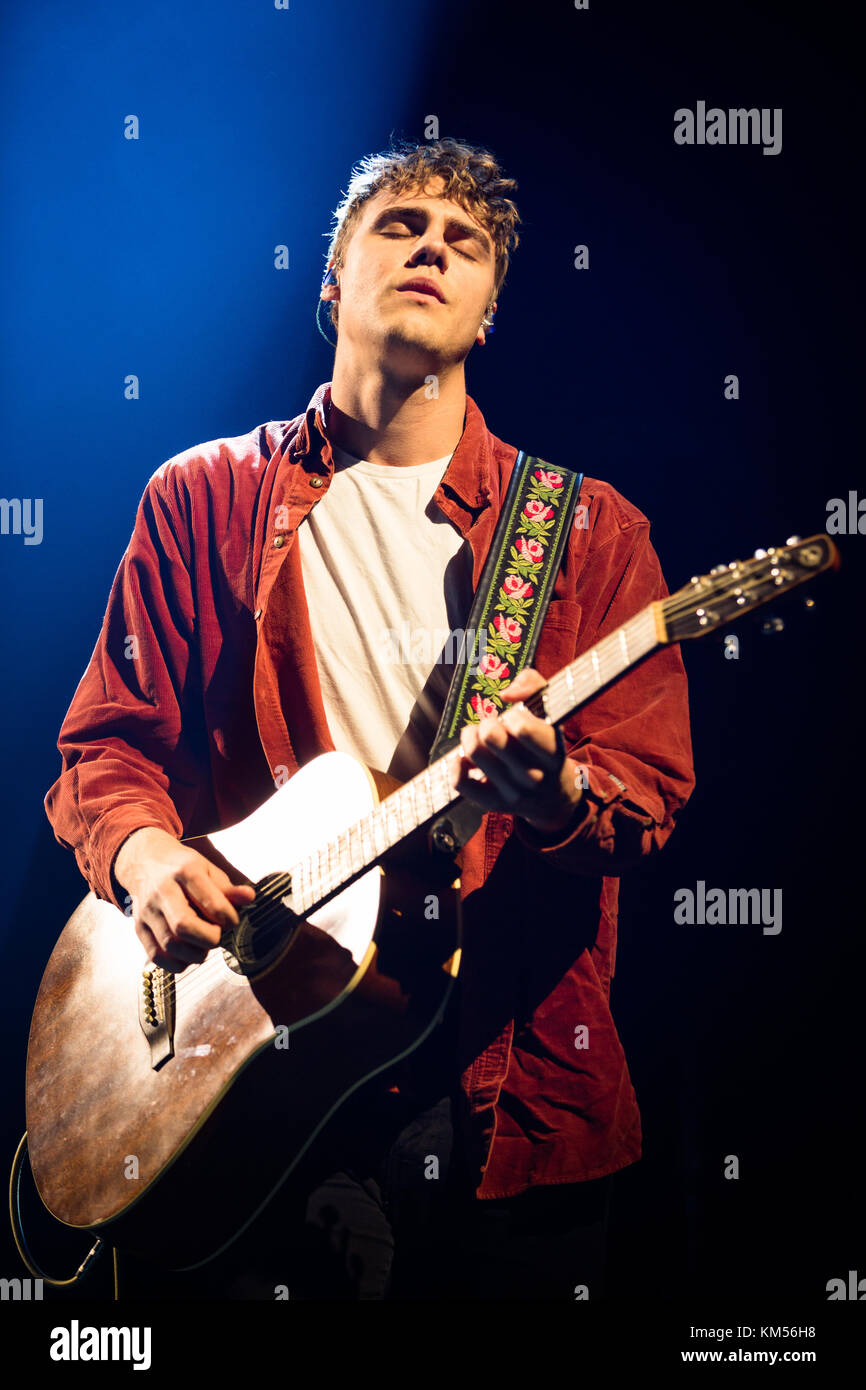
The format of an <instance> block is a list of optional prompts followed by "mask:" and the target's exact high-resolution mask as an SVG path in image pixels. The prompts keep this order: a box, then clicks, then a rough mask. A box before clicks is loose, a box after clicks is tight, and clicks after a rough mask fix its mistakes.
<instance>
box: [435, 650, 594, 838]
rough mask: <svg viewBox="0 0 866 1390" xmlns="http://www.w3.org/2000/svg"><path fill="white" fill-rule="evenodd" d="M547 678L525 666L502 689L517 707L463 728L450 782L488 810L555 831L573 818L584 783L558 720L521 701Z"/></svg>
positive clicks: (505, 698) (504, 698) (543, 831)
mask: <svg viewBox="0 0 866 1390" xmlns="http://www.w3.org/2000/svg"><path fill="white" fill-rule="evenodd" d="M545 684H546V681H545V679H544V677H543V676H542V675H541V673H540V672H539V671H536V670H535V669H534V667H532V666H526V667H524V669H523V670H522V671H521V672H520V673H519V675H517V676H515V678H514V680H513V681H512V682H511V684H510V685H508V686H506V688H505V689H504V690H502V691H501V692H500V693H501V696H502V699H503V700H507V701H510V702H511V703H512V704H517V705H518V706H519V707H518V708H517V709H508V710H506V711H505V713H504V714H503V715H501V716H499V717H498V718H490V719H482V720H481V722H480V723H479V724H467V725H466V726H465V727H464V728H463V729H462V730H461V732H460V744H461V752H460V758H459V762H458V759H457V758H456V756H455V758H454V765H453V768H452V772H451V785H452V786H453V787H454V789H455V791H458V792H459V793H460V794H461V795H462V796H465V797H466V799H467V800H468V801H474V802H475V804H476V805H478V806H481V807H482V808H483V809H484V810H485V811H507V812H509V813H511V814H512V815H515V816H519V817H520V818H521V820H525V821H527V822H528V824H529V825H531V826H533V827H534V829H536V830H538V831H540V832H541V833H542V834H549V835H553V834H555V833H556V832H557V831H558V830H564V829H565V827H566V826H567V825H569V824H570V822H571V821H572V819H573V817H574V814H575V810H576V808H577V806H578V804H579V803H580V801H581V799H582V796H583V786H582V781H581V775H580V769H579V768H578V766H577V764H576V763H575V762H573V761H572V759H571V758H566V757H565V756H564V754H563V751H562V748H561V747H560V745H559V742H558V740H557V736H556V730H555V728H554V726H553V725H552V724H548V723H547V722H546V721H545V720H544V719H539V718H537V717H536V715H534V714H531V713H530V711H529V710H528V709H526V707H525V706H520V701H522V700H526V699H527V698H528V697H529V696H530V695H532V694H534V693H535V691H536V690H540V689H541V687H542V686H543V685H545Z"/></svg>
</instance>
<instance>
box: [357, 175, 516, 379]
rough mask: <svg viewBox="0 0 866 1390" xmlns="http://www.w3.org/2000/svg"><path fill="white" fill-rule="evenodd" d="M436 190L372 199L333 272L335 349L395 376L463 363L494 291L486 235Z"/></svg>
mask: <svg viewBox="0 0 866 1390" xmlns="http://www.w3.org/2000/svg"><path fill="white" fill-rule="evenodd" d="M441 189H442V180H441V179H439V178H437V179H436V180H434V182H433V183H431V184H429V185H428V186H427V187H426V188H425V189H423V190H418V191H417V192H415V193H411V192H407V193H402V194H398V195H395V194H394V193H392V192H391V191H390V190H386V191H384V192H382V193H379V194H377V195H376V196H375V197H374V198H371V199H370V201H369V203H367V205H366V206H365V208H364V211H363V213H362V214H361V217H360V219H359V221H358V224H357V226H356V227H355V230H354V232H353V233H352V235H351V236H350V238H349V241H348V244H347V246H346V249H345V252H344V260H343V266H342V269H341V270H340V271H339V272H338V278H339V304H340V323H339V342H341V343H343V342H347V343H349V344H351V345H352V348H353V350H354V351H360V352H363V351H365V350H366V351H371V350H372V352H373V353H374V354H375V355H376V356H377V357H378V358H380V359H382V360H384V361H385V362H386V363H387V364H388V366H389V367H390V369H392V370H394V371H396V372H400V371H401V370H405V371H407V372H415V371H418V370H422V371H424V370H426V369H428V368H430V367H431V366H433V367H435V366H436V365H437V364H445V363H454V362H462V361H463V360H464V358H465V357H466V356H467V355H468V353H469V351H470V349H471V347H472V344H473V343H474V342H475V341H476V338H477V337H478V334H479V328H480V324H481V320H482V318H483V317H484V315H485V312H486V310H487V308H488V306H489V304H490V300H491V296H492V294H493V284H494V272H495V260H494V249H493V242H492V240H491V237H490V235H489V233H488V232H486V231H485V229H484V228H483V227H482V226H481V224H480V223H479V222H478V221H477V220H476V219H475V217H473V216H472V214H470V213H468V212H467V211H466V209H465V208H463V207H461V206H460V204H459V203H454V202H451V201H450V200H449V199H446V198H442V197H441V196H440V193H441ZM419 282H420V283H419ZM413 284H415V285H416V286H418V287H417V288H412V285H413Z"/></svg>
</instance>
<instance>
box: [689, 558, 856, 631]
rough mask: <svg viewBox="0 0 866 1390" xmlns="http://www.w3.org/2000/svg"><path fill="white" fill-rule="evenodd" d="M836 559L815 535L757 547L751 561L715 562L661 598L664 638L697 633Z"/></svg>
mask: <svg viewBox="0 0 866 1390" xmlns="http://www.w3.org/2000/svg"><path fill="white" fill-rule="evenodd" d="M839 563H840V560H839V552H838V550H837V549H836V547H835V545H834V544H833V542H832V541H831V539H830V537H829V536H826V535H823V534H819V535H817V536H809V538H808V539H807V540H800V538H799V536H791V537H790V539H789V540H787V541H786V542H785V544H784V545H783V546H780V547H779V548H778V549H776V548H772V549H770V550H756V551H755V554H754V555H753V557H752V559H751V560H733V561H732V562H731V564H729V565H717V566H716V568H715V569H712V570H710V572H709V574H704V575H700V576H698V575H696V576H695V577H694V578H693V579H691V580H690V581H689V583H688V584H685V585H684V586H683V588H682V589H678V590H677V592H676V593H675V594H671V596H670V598H666V599H664V600H662V613H663V615H664V621H665V628H666V629H667V638H668V641H669V642H681V641H682V640H683V639H684V638H686V637H701V636H703V635H704V633H706V632H710V631H712V629H713V628H717V627H719V626H720V625H721V624H722V623H729V622H731V621H732V619H734V618H738V617H739V616H740V615H741V614H742V613H747V612H750V611H751V609H753V608H759V607H760V606H761V604H762V603H769V602H770V600H771V599H774V598H778V596H779V595H780V594H783V593H785V591H786V590H787V589H793V588H794V586H795V585H797V584H802V583H803V582H804V581H805V580H807V579H812V578H813V577H814V575H816V574H820V573H821V571H822V570H826V569H831V568H832V569H838V567H839Z"/></svg>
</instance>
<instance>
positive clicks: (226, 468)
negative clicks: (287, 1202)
mask: <svg viewBox="0 0 866 1390" xmlns="http://www.w3.org/2000/svg"><path fill="white" fill-rule="evenodd" d="M329 392H330V386H329V384H328V383H326V384H324V385H322V386H320V387H319V388H318V390H317V391H316V392H315V394H314V395H313V398H312V400H311V401H310V404H309V406H308V407H307V410H306V411H305V413H304V414H303V415H299V416H297V417H296V418H295V419H294V420H291V421H288V422H286V421H282V422H274V421H272V422H270V423H268V424H263V425H259V426H258V427H257V428H255V429H253V430H251V431H250V433H249V434H246V435H242V436H238V437H235V438H228V439H217V440H213V441H211V442H210V443H207V444H202V445H200V446H198V447H196V448H193V449H189V450H187V451H186V452H184V453H181V454H178V455H176V456H175V457H174V458H171V459H169V460H168V461H167V462H166V463H164V464H163V465H162V466H161V467H160V468H158V469H157V471H156V472H155V473H154V475H153V476H152V477H151V479H150V481H149V482H148V484H147V487H146V489H145V491H144V495H143V497H142V500H141V502H140V504H139V508H138V511H137V514H136V519H135V526H134V529H133V533H132V537H131V539H130V543H129V546H128V548H127V550H126V552H125V554H124V556H123V559H122V560H121V563H120V566H119V568H118V571H117V574H116V576H115V579H114V583H113V585H112V589H111V593H110V597H109V601H108V607H107V611H106V614H105V618H104V621H103V625H102V629H101V632H100V635H99V639H98V641H97V643H96V647H95V649H94V652H93V655H92V657H91V659H90V662H89V664H88V666H87V669H86V671H85V673H84V676H83V677H82V680H81V682H80V684H79V686H78V689H77V690H76V692H75V696H74V698H73V700H72V704H71V706H70V708H69V711H68V713H67V715H66V717H65V719H64V721H63V725H62V728H61V731H60V735H59V740H58V747H59V749H60V752H61V754H62V770H61V773H60V776H59V778H58V779H57V781H56V782H55V783H54V784H53V786H52V787H51V788H50V790H49V791H48V793H47V795H46V798H45V808H46V812H47V814H48V817H49V819H50V821H51V824H52V826H53V829H54V833H55V835H56V837H57V839H58V840H59V841H60V843H61V844H63V845H65V846H67V847H68V848H71V849H72V850H74V852H75V855H76V859H77V862H78V865H79V867H80V869H81V872H82V874H83V875H84V877H85V879H86V880H87V882H88V883H89V885H90V887H91V888H92V889H93V891H94V892H95V893H96V894H97V896H99V897H101V898H104V899H107V900H108V901H110V902H114V903H115V904H116V905H117V906H118V907H121V908H122V907H123V905H124V894H123V892H122V890H121V888H120V886H119V885H118V883H117V881H116V879H114V877H113V874H112V868H113V863H114V858H115V856H116V854H117V851H118V849H119V848H120V845H121V844H122V842H123V841H124V839H125V838H126V837H127V836H128V835H130V834H131V833H132V831H133V830H136V829H138V828H140V827H142V826H147V825H156V826H160V827H162V828H164V829H165V830H167V831H168V832H169V833H170V834H172V835H175V836H178V837H183V836H190V835H196V834H202V833H207V832H208V831H212V830H215V829H217V828H220V827H223V826H227V825H231V824H234V823H235V822H237V821H239V820H240V819H242V818H243V817H244V816H246V815H248V814H249V813H250V812H251V811H253V810H254V809H255V808H256V807H257V806H259V805H260V804H261V803H262V802H263V801H264V800H265V799H266V798H267V797H268V796H270V795H272V793H273V791H274V786H275V782H277V783H279V782H282V781H284V780H285V776H286V772H285V771H284V769H287V770H288V773H289V774H291V773H293V772H294V771H295V770H296V769H297V768H298V767H300V766H301V765H302V764H304V763H305V762H307V761H309V759H310V758H313V757H315V756H316V755H317V754H319V753H323V752H327V751H330V750H331V749H333V746H334V745H333V742H332V740H331V737H330V734H329V731H328V726H327V722H326V717H325V711H324V707H323V703H322V696H321V690H320V686H319V679H318V672H317V666H316V659H315V652H314V648H313V641H312V635H311V631H310V623H309V616H308V611H307V606H306V599H305V595H304V590H303V582H302V573H301V562H300V551H299V546H298V545H297V544H296V543H295V542H296V537H297V531H298V527H299V525H300V523H301V521H302V520H303V518H304V517H305V516H306V514H307V513H308V512H309V510H310V508H311V507H312V506H313V505H314V504H315V503H316V502H317V501H318V500H320V499H321V498H322V497H323V496H324V495H325V493H326V492H327V490H328V486H329V484H330V480H331V477H332V474H333V460H332V455H331V446H330V444H329V442H328V439H327V432H326V426H325V419H326V417H327V403H328V400H329ZM530 443H531V441H530ZM516 456H517V450H516V449H515V448H514V447H513V446H511V445H508V444H505V443H503V442H502V441H501V440H499V439H497V438H496V437H495V436H494V435H493V434H492V433H491V432H490V431H489V430H488V429H487V427H486V425H485V422H484V419H483V417H482V414H481V412H480V410H479V409H478V407H477V405H476V404H475V402H474V401H473V400H472V399H471V398H470V397H467V403H466V419H465V426H464V430H463V435H462V437H461V439H460V442H459V444H458V446H457V449H456V451H455V453H454V455H453V457H452V459H451V461H450V463H449V464H448V467H447V468H446V470H445V473H444V476H443V478H442V481H441V483H440V485H439V487H438V489H437V491H436V493H435V494H434V500H435V501H436V502H437V503H438V505H439V507H440V508H441V510H442V511H443V512H444V513H445V515H446V516H447V517H448V518H449V520H450V521H451V522H453V524H454V525H455V526H456V527H457V529H458V530H459V532H460V533H461V535H463V536H464V537H467V538H468V540H469V542H470V545H471V548H472V553H473V556H474V576H473V577H474V583H475V585H476V586H477V584H478V581H479V578H480V574H481V570H482V566H483V564H484V560H485V557H486V555H487V552H488V549H489V546H490V542H491V540H492V537H493V531H494V527H495V525H496V521H497V519H498V516H499V508H500V500H501V499H502V498H503V497H504V494H505V491H506V488H507V486H508V481H509V478H510V475H511V470H512V468H513V466H514V463H515V459H516ZM568 462H569V464H572V465H573V460H571V459H569V461H568ZM552 466H554V467H555V461H553V464H552ZM581 503H582V504H584V505H587V506H588V512H587V514H586V523H587V524H586V525H575V526H573V527H572V530H571V534H570V539H569V543H568V547H567V551H566V554H565V558H564V560H563V564H562V567H561V569H560V572H559V575H558V577H557V580H556V586H555V590H554V596H553V598H552V600H551V603H550V607H549V610H548V614H547V617H546V619H545V622H544V626H543V631H542V636H541V640H540V642H539V646H538V648H537V651H536V655H535V658H534V662H533V664H534V666H535V667H536V669H537V670H539V671H540V672H541V674H542V675H543V676H545V677H549V676H551V675H552V674H553V673H554V672H556V671H557V670H559V669H560V668H561V667H563V666H564V665H566V664H567V663H568V662H569V661H571V660H573V658H574V657H575V656H576V655H579V654H580V653H581V652H583V651H585V650H587V649H588V648H589V647H591V646H592V645H593V644H594V643H595V642H596V641H598V640H599V639H600V638H601V637H603V636H605V635H606V634H607V633H608V632H610V631H612V630H613V629H614V628H615V627H617V626H618V625H619V624H620V623H622V622H624V621H625V620H626V619H627V618H630V617H632V616H633V615H634V614H635V613H636V612H638V611H639V610H640V609H641V608H643V607H644V606H645V605H646V604H648V603H650V602H651V601H653V600H654V599H657V598H660V597H664V596H666V594H667V592H668V591H667V589H666V587H665V582H664V579H663V577H662V573H661V570H660V567H659V563H658V559H657V558H656V555H655V552H654V550H653V548H652V546H651V544H650V540H649V523H648V521H647V519H646V517H644V516H643V515H642V514H641V512H639V511H638V510H637V509H636V508H635V507H633V506H632V505H631V504H630V503H629V502H627V501H626V500H625V499H624V498H623V497H622V496H621V495H620V494H619V493H618V492H616V491H615V490H614V489H613V488H612V487H610V486H609V485H608V484H607V483H604V482H600V481H598V480H596V479H594V478H590V477H587V478H585V480H584V483H583V489H582V492H581ZM467 617H468V615H467ZM133 656H134V658H135V659H132V658H133ZM563 731H564V734H565V742H566V748H567V752H568V754H569V756H571V757H573V758H575V759H576V761H577V762H578V763H579V764H580V765H581V766H582V767H583V768H585V769H586V779H587V781H588V787H587V790H586V791H585V793H584V794H585V796H587V797H588V799H589V803H590V804H589V810H588V814H587V815H585V816H584V817H583V819H582V820H581V821H580V823H579V825H578V826H577V828H576V829H575V830H574V831H573V832H572V833H571V834H570V835H567V836H566V837H565V838H558V837H556V836H554V837H550V836H548V837H543V836H539V835H537V834H535V833H534V832H533V831H532V829H531V828H530V827H529V826H528V825H526V824H525V823H523V822H520V821H515V818H514V817H513V816H512V815H508V814H504V813H498V812H491V813H488V814H486V815H485V816H484V819H483V821H482V824H481V826H480V828H479V830H478V831H477V832H476V834H475V835H474V836H473V837H472V839H471V840H469V842H468V843H467V844H466V845H465V847H464V849H463V850H462V852H461V855H460V857H459V859H458V866H459V868H460V871H461V890H460V892H461V898H462V905H463V925H464V949H463V958H462V965H461V972H460V993H459V995H458V998H459V1000H460V1017H459V1059H458V1067H457V1071H458V1075H459V1090H460V1092H462V1095H463V1097H464V1099H465V1111H466V1116H467V1117H468V1130H467V1134H468V1140H469V1152H470V1153H471V1154H472V1155H473V1159H472V1162H473V1163H474V1165H475V1172H476V1186H475V1191H476V1194H477V1196H478V1197H482V1198H483V1197H489V1198H495V1197H505V1196H511V1195H514V1194H517V1193H520V1192H522V1191H525V1190H526V1189H527V1188H529V1187H531V1186H533V1185H536V1184H550V1183H566V1182H579V1181H585V1180H587V1179H592V1178H598V1177H602V1176H603V1175H605V1174H607V1173H611V1172H614V1171H616V1170H617V1169H619V1168H623V1167H625V1166H626V1165H627V1164H629V1163H632V1162H634V1161H635V1160H636V1159H637V1158H639V1157H640V1152H641V1128H640V1115H639V1111H638V1106H637V1102H636V1099H635V1094H634V1090H633V1087H632V1084H631V1080H630V1078H629V1073H628V1067H627V1064H626V1059H625V1055H624V1053H623V1048H622V1045H621V1043H620V1040H619V1037H618V1035H617V1031H616V1028H615V1026H614V1023H613V1019H612V1017H611V1012H610V1006H609V998H610V983H611V978H612V976H613V972H614V961H615V953H616V927H617V892H618V876H619V875H620V873H621V872H622V871H623V870H625V869H627V868H628V867H629V866H630V865H633V864H636V863H638V862H639V861H641V860H642V859H643V858H645V857H646V856H647V855H649V854H651V853H653V852H654V851H656V850H658V849H659V848H660V847H661V846H662V845H663V844H664V842H665V841H666V840H667V838H668V836H669V835H670V833H671V830H672V829H673V825H674V819H675V817H676V814H677V812H678V811H679V810H680V809H681V807H682V806H683V805H684V804H685V802H686V800H687V799H688V797H689V795H690V793H691V790H692V788H693V786H694V775H693V770H692V759H691V741H690V732H689V717H688V696H687V686H686V676H685V671H684V669H683V664H682V659H681V657H680V652H679V648H678V647H676V646H667V647H663V648H662V649H661V650H660V651H658V652H657V653H655V654H654V655H653V656H651V657H650V658H648V659H647V660H646V661H645V662H643V664H642V665H640V666H638V667H637V668H635V669H634V670H632V671H630V672H628V673H627V674H626V675H625V676H623V677H622V678H621V679H620V680H619V681H618V682H616V683H615V684H614V685H613V686H611V687H610V688H608V689H607V690H606V691H604V692H602V693H601V694H600V695H599V696H598V697H596V698H595V699H594V700H592V701H591V702H590V703H588V704H587V705H585V706H583V707H582V708H581V709H580V710H578V711H577V712H576V713H575V714H574V715H573V716H572V717H571V718H569V719H568V720H567V721H566V722H565V723H564V725H563Z"/></svg>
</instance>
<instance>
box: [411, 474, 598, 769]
mask: <svg viewBox="0 0 866 1390" xmlns="http://www.w3.org/2000/svg"><path fill="white" fill-rule="evenodd" d="M582 482H583V474H582V473H574V472H572V471H571V470H570V469H568V468H558V469H553V468H551V467H550V466H549V465H548V464H547V463H545V462H544V460H543V459H539V458H535V457H534V456H533V455H530V454H524V453H523V451H522V450H521V452H520V453H519V454H518V455H517V459H516V461H515V464H514V471H513V473H512V475H511V480H510V482H509V484H508V490H507V492H506V495H505V501H504V502H503V505H502V510H501V511H500V513H499V520H498V521H497V523H496V531H495V534H494V536H493V542H492V544H491V546H490V551H489V553H488V556H487V559H486V560H485V562H484V569H483V571H482V573H481V582H480V583H479V585H478V590H477V592H476V594H475V597H474V599H473V600H472V610H471V612H470V614H469V621H468V623H467V626H466V630H465V636H464V640H463V648H462V650H461V653H460V660H459V662H458V665H457V669H456V670H455V672H454V676H453V679H452V681H451V686H450V689H449V691H448V698H447V700H446V701H445V708H444V710H443V712H442V719H441V720H440V723H439V728H438V730H437V733H436V737H435V739H434V740H433V746H432V748H431V750H430V762H431V763H432V762H434V761H435V759H436V758H438V757H441V755H442V754H443V753H445V752H447V750H448V749H449V748H451V747H452V746H453V745H455V744H456V743H458V742H459V740H460V730H461V729H462V728H463V726H464V725H465V724H469V723H474V724H477V723H480V721H481V720H482V719H484V718H486V717H487V716H488V715H495V714H499V713H500V712H501V711H502V710H503V709H504V708H505V701H504V700H503V699H502V698H501V696H500V693H499V692H500V691H501V690H502V689H503V687H504V686H507V685H509V684H510V683H511V681H513V680H514V677H515V676H516V675H517V673H518V671H520V670H521V669H522V668H523V667H524V666H528V665H530V664H531V662H532V658H533V656H534V655H535V649H536V647H537V645H538V639H539V637H540V636H541V626H542V623H543V622H544V615H545V613H546V611H547V605H548V603H549V601H550V597H551V595H552V593H553V586H554V583H555V581H556V576H557V573H558V572H559V566H560V564H561V562H562V557H563V555H564V553H565V547H566V544H567V542H568V533H569V529H570V527H571V524H572V519H573V517H574V512H575V508H576V506H577V501H578V497H579V495H580V487H581V483H582Z"/></svg>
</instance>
